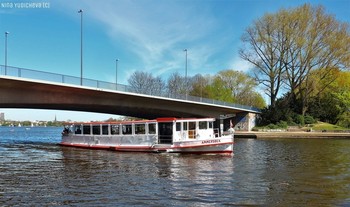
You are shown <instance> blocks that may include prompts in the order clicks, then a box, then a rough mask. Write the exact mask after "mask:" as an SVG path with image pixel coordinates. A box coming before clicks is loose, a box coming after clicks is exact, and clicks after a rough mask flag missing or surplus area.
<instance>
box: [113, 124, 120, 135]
mask: <svg viewBox="0 0 350 207" xmlns="http://www.w3.org/2000/svg"><path fill="white" fill-rule="evenodd" d="M111 133H112V134H119V125H111Z"/></svg>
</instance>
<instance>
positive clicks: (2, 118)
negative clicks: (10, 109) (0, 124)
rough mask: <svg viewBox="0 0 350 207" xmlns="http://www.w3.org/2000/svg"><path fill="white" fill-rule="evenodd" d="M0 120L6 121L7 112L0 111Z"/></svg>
mask: <svg viewBox="0 0 350 207" xmlns="http://www.w3.org/2000/svg"><path fill="white" fill-rule="evenodd" d="M0 121H5V113H0Z"/></svg>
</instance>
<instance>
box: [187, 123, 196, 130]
mask: <svg viewBox="0 0 350 207" xmlns="http://www.w3.org/2000/svg"><path fill="white" fill-rule="evenodd" d="M189 129H190V130H195V129H196V122H189Z"/></svg>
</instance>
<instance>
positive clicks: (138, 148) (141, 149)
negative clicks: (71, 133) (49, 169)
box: [60, 142, 233, 154]
mask: <svg viewBox="0 0 350 207" xmlns="http://www.w3.org/2000/svg"><path fill="white" fill-rule="evenodd" d="M227 144H233V142H226V143H219V144H207V145H193V146H183V147H169V148H154V147H153V148H152V147H151V146H105V145H102V146H101V145H86V144H72V143H68V142H61V143H60V145H62V146H68V147H79V148H88V149H110V150H116V151H125V152H127V151H130V152H131V151H132V152H156V151H166V150H167V149H184V148H186V149H189V148H199V147H210V146H217V145H227ZM232 152H233V151H232V150H220V151H174V152H172V153H191V154H193V153H195V154H197V153H198V154H202V153H232Z"/></svg>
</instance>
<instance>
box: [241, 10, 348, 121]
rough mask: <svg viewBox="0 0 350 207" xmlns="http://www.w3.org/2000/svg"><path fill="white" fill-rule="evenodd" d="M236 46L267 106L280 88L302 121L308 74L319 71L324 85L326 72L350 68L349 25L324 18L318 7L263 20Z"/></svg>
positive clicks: (328, 17) (309, 90)
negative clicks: (267, 99) (252, 68)
mask: <svg viewBox="0 0 350 207" xmlns="http://www.w3.org/2000/svg"><path fill="white" fill-rule="evenodd" d="M242 41H243V43H244V47H243V48H242V49H241V50H240V55H241V57H242V58H243V59H244V60H247V61H248V62H250V63H252V64H253V65H254V66H255V68H256V71H255V76H256V78H257V80H258V81H259V82H260V83H261V84H262V85H263V86H264V87H265V89H266V91H268V96H269V97H270V103H271V106H272V107H275V102H276V98H277V95H278V93H279V90H280V88H281V86H282V84H285V87H286V88H287V89H288V90H289V93H288V94H289V97H288V98H289V101H290V102H296V101H297V99H299V100H300V107H299V111H298V113H301V114H302V115H304V114H305V113H306V111H307V110H308V106H309V97H310V94H312V93H313V91H312V89H313V87H310V85H311V84H312V83H313V82H312V81H311V80H310V74H311V72H312V71H313V70H317V69H322V73H323V74H322V75H321V76H320V77H321V78H325V79H327V76H328V74H329V73H330V72H331V71H332V70H334V69H337V68H339V69H344V68H347V69H348V68H349V66H350V53H349V51H350V35H349V24H348V23H341V22H339V21H337V20H336V19H335V18H334V17H333V16H332V15H328V14H326V13H325V11H324V8H323V7H322V6H317V7H312V6H310V5H309V4H305V5H303V6H300V7H297V8H295V9H289V10H286V9H282V10H280V11H278V12H277V13H275V14H266V15H264V16H263V17H262V18H260V19H258V20H256V21H254V23H253V25H252V26H251V27H249V28H248V29H247V30H246V31H245V33H244V34H243V36H242Z"/></svg>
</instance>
